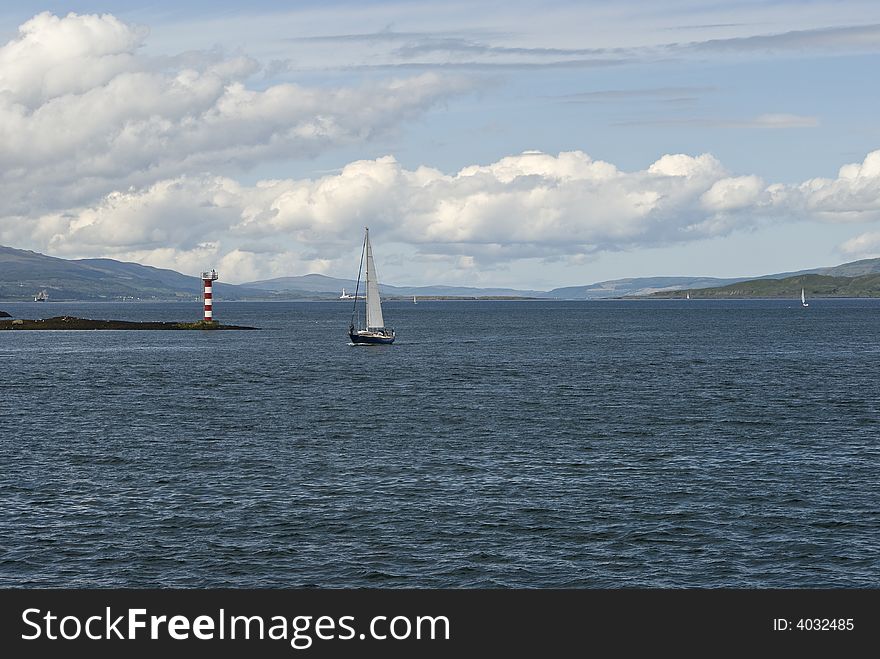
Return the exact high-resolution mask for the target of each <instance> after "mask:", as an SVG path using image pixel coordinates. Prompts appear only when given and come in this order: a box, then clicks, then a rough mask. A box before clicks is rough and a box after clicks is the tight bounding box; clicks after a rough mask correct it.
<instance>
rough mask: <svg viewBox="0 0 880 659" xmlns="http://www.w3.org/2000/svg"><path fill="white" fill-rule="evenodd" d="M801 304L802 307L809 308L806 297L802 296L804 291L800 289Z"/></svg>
mask: <svg viewBox="0 0 880 659" xmlns="http://www.w3.org/2000/svg"><path fill="white" fill-rule="evenodd" d="M801 304H802V305H804V306H805V307H808V306H810V304H809V303H808V302H807V298H806V296H804V289H803V288H802V289H801Z"/></svg>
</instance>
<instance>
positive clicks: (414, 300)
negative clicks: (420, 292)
mask: <svg viewBox="0 0 880 659" xmlns="http://www.w3.org/2000/svg"><path fill="white" fill-rule="evenodd" d="M413 304H418V303H417V302H416V296H415V295H413Z"/></svg>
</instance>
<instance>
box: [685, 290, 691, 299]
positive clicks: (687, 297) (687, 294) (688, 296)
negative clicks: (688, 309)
mask: <svg viewBox="0 0 880 659" xmlns="http://www.w3.org/2000/svg"><path fill="white" fill-rule="evenodd" d="M685 296H686V297H685V299H686V300H690V299H691V294H690V291H688V292H687V293H685Z"/></svg>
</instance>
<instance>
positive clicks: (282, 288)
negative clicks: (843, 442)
mask: <svg viewBox="0 0 880 659" xmlns="http://www.w3.org/2000/svg"><path fill="white" fill-rule="evenodd" d="M220 274H221V277H222V274H223V273H222V272H221V273H220ZM875 275H877V276H880V258H878V259H864V260H861V261H853V262H851V263H844V264H842V265H837V266H833V267H825V268H813V269H811V270H802V271H799V272H783V273H778V274H772V275H765V276H763V277H758V278H752V277H740V278H728V279H720V278H714V277H633V278H627V279H614V280H609V281H602V282H598V283H594V284H587V285H584V286H565V287H561V288H554V289H553V290H551V291H537V290H517V289H512V288H476V287H470V286H442V285H433V286H391V285H389V284H383V285H381V286H380V287H379V288H380V290H381V292H382V294H383V295H384V296H385V297H392V298H393V297H412V296H414V295H415V296H417V297H421V298H426V299H428V298H435V299H436V298H454V297H460V298H470V299H473V298H502V299H504V298H544V299H564V300H593V299H602V298H620V297H645V296H651V297H684V295H685V291H690V294H691V297H692V298H695V297H706V298H708V297H718V298H722V297H727V298H729V297H785V296H793V295H794V293H797V295H800V288H801V286H802V285H803V286H804V287H805V288H807V294H808V295H812V296H820V295H821V296H829V295H839V296H854V297H864V296H878V297H880V289H877V288H876V287H875V281H874V279H872V276H875ZM811 277H820V278H821V279H813V278H811ZM805 278H806V279H805ZM795 280H796V281H795ZM759 282H763V283H759ZM355 285H356V282H355V280H353V279H338V278H336V277H328V276H326V275H319V274H308V275H302V276H295V277H279V278H276V279H267V280H262V281H254V282H249V283H247V284H241V285H235V284H226V283H223V282H222V281H219V282H217V283H216V284H215V289H214V290H215V291H216V294H217V297H218V298H223V299H226V300H265V299H273V300H302V299H306V300H308V299H311V300H330V299H338V298H339V296H340V294H341V293H342V289H343V288H344V289H345V291H346V293H349V294H353V293H354V290H355ZM811 286H812V288H809V287H811ZM43 289H46V290H47V291H48V293H49V300H50V301H57V300H113V299H122V298H128V299H141V300H198V299H199V298H200V296H201V281H200V280H199V278H198V277H193V276H190V275H184V274H181V273H179V272H175V271H174V270H167V269H163V268H154V267H151V266H147V265H140V264H138V263H125V262H122V261H116V260H113V259H72V260H71V259H60V258H55V257H53V256H46V255H45V254H39V253H37V252H31V251H27V250H21V249H13V248H11V247H3V246H0V299H2V300H31V299H33V296H34V295H35V294H36V293H37V292H38V291H41V290H43Z"/></svg>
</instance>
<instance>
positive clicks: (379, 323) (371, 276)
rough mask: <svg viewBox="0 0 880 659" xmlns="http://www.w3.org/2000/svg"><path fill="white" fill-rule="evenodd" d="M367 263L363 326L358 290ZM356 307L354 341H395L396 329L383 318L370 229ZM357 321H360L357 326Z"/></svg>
mask: <svg viewBox="0 0 880 659" xmlns="http://www.w3.org/2000/svg"><path fill="white" fill-rule="evenodd" d="M365 264H366V269H365V270H364V288H365V289H366V295H365V296H364V298H365V299H364V317H363V321H364V322H363V326H361V325H360V320H361V318H360V316H359V315H358V304H357V300H358V291H360V286H361V268H363V266H364V265H365ZM354 296H355V301H354V307H353V308H352V311H351V324H350V325H349V327H348V336H349V337H350V338H351V342H352V343H374V344H376V343H378V344H389V343H394V338H395V336H394V330H393V329H392V328H390V327H385V320H384V319H383V318H382V301H381V300H380V299H379V278H378V277H377V276H376V264H375V263H373V248H372V246H371V245H370V229H369V228H365V229H364V247H363V250H362V251H361V265H360V266H358V279H357V287H356V288H355V293H354ZM355 323H358V325H357V326H356V325H355Z"/></svg>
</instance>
